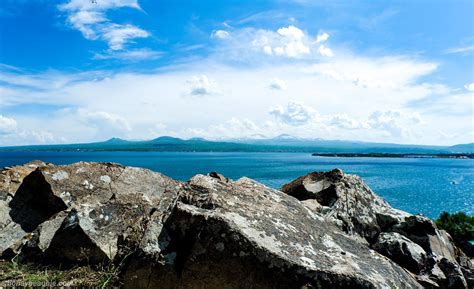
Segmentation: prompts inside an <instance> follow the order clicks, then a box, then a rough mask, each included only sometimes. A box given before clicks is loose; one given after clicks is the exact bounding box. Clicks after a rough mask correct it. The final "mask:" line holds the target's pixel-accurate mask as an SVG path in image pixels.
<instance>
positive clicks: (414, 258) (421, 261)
mask: <svg viewBox="0 0 474 289" xmlns="http://www.w3.org/2000/svg"><path fill="white" fill-rule="evenodd" d="M372 248H373V249H375V250H376V251H377V252H379V253H380V254H382V255H384V256H387V257H388V258H390V259H392V260H393V261H395V262H396V263H397V264H399V265H400V266H402V267H404V268H407V269H408V270H410V271H411V272H413V273H420V272H421V271H422V270H423V269H426V268H427V267H431V265H432V264H429V260H428V255H427V254H426V252H425V250H423V248H421V247H420V246H419V245H418V244H416V243H414V242H413V241H411V240H410V239H408V238H406V237H404V236H402V235H400V234H398V233H395V232H390V233H381V234H380V235H379V237H378V239H377V242H376V243H375V244H374V245H373V246H372Z"/></svg>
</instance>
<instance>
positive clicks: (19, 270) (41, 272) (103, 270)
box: [0, 261, 119, 288]
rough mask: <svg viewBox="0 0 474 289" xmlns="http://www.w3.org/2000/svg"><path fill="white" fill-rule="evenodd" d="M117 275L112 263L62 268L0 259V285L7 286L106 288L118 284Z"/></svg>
mask: <svg viewBox="0 0 474 289" xmlns="http://www.w3.org/2000/svg"><path fill="white" fill-rule="evenodd" d="M118 275H119V270H118V268H117V267H116V266H114V265H113V264H109V265H106V266H78V267H74V268H70V269H65V270H63V269H61V268H58V267H52V266H40V265H34V264H20V263H16V262H12V261H0V287H2V286H5V285H6V286H7V287H8V285H9V284H10V285H13V284H18V285H20V284H24V285H27V286H29V287H37V286H38V287H42V286H57V285H58V284H63V285H66V286H67V285H71V286H86V287H96V288H107V287H110V286H112V285H117V284H118V282H119V276H118ZM20 286H21V285H20ZM21 287H22V286H21Z"/></svg>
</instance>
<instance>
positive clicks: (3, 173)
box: [0, 161, 46, 257]
mask: <svg viewBox="0 0 474 289" xmlns="http://www.w3.org/2000/svg"><path fill="white" fill-rule="evenodd" d="M45 165H46V164H45V163H43V162H41V161H33V162H30V163H27V164H25V165H22V166H14V167H10V168H4V169H2V170H0V236H2V238H0V257H13V256H14V255H16V254H17V253H18V250H19V249H20V248H21V246H22V245H23V244H24V242H25V240H24V238H25V237H27V235H28V230H26V229H25V228H23V227H22V226H21V224H20V223H17V222H15V221H14V220H13V218H12V208H11V207H10V202H11V200H12V199H13V197H14V196H15V194H16V193H17V191H18V189H19V188H20V186H21V184H22V183H23V180H24V178H25V177H27V176H28V175H29V174H30V173H31V172H33V171H34V170H36V169H37V168H38V167H41V166H45Z"/></svg>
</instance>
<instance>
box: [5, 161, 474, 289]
mask: <svg viewBox="0 0 474 289" xmlns="http://www.w3.org/2000/svg"><path fill="white" fill-rule="evenodd" d="M0 196H2V199H1V200H0V217H1V219H0V257H2V258H4V259H8V258H12V257H13V256H16V257H17V258H18V259H21V260H23V261H25V262H42V263H50V264H56V265H59V264H61V266H74V265H77V264H80V263H87V264H96V263H101V262H114V263H120V264H121V265H122V266H121V267H120V268H121V280H122V285H124V286H125V287H129V288H422V287H423V286H424V287H432V288H467V286H468V283H467V282H466V279H468V281H469V280H471V279H472V260H469V259H467V258H466V256H465V255H463V254H462V252H460V251H459V249H457V248H456V247H455V246H454V245H453V244H452V241H451V239H450V237H449V235H448V234H447V233H446V232H444V231H440V230H438V229H436V226H435V225H434V224H433V223H432V222H431V221H430V220H429V219H426V218H423V217H421V216H412V215H410V214H408V213H405V212H401V211H398V210H395V209H393V208H391V207H390V206H389V205H388V204H387V203H386V202H384V201H383V200H382V199H381V198H380V197H378V196H376V195H375V194H374V193H373V192H372V191H371V190H370V189H369V188H368V187H367V186H366V185H365V184H364V183H363V182H362V180H361V179H360V178H358V177H356V176H351V175H346V174H344V173H342V171H340V170H334V171H331V172H328V173H311V174H309V175H308V176H305V177H301V178H299V179H297V180H295V181H293V182H291V183H290V184H288V185H285V186H284V187H283V188H282V190H281V191H279V190H274V189H270V188H268V187H265V186H264V185H262V184H259V183H257V182H255V181H253V180H251V179H248V178H242V179H239V180H237V181H232V180H230V179H228V178H225V177H224V176H222V175H220V174H218V173H214V172H213V173H210V174H209V175H207V176H206V175H197V176H195V177H193V178H192V179H191V180H189V181H188V182H186V183H182V182H178V181H174V180H172V179H170V178H168V177H166V176H163V175H161V174H159V173H154V172H151V171H149V170H145V169H138V168H131V167H123V166H120V165H117V164H111V163H85V162H80V163H76V164H72V165H67V166H56V165H52V164H44V163H41V162H34V163H30V164H26V165H24V166H18V167H13V168H6V169H4V170H2V171H1V172H0ZM469 278H471V279H469ZM469 282H470V281H469ZM470 284H471V283H470ZM469 286H470V285H469Z"/></svg>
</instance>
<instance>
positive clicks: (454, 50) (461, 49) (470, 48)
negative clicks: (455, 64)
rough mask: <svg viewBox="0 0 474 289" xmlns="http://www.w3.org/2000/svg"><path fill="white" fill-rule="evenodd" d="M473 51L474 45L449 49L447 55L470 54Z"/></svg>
mask: <svg viewBox="0 0 474 289" xmlns="http://www.w3.org/2000/svg"><path fill="white" fill-rule="evenodd" d="M471 51H474V45H470V46H460V47H454V48H449V49H447V50H446V53H449V54H454V53H469V52H471Z"/></svg>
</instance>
